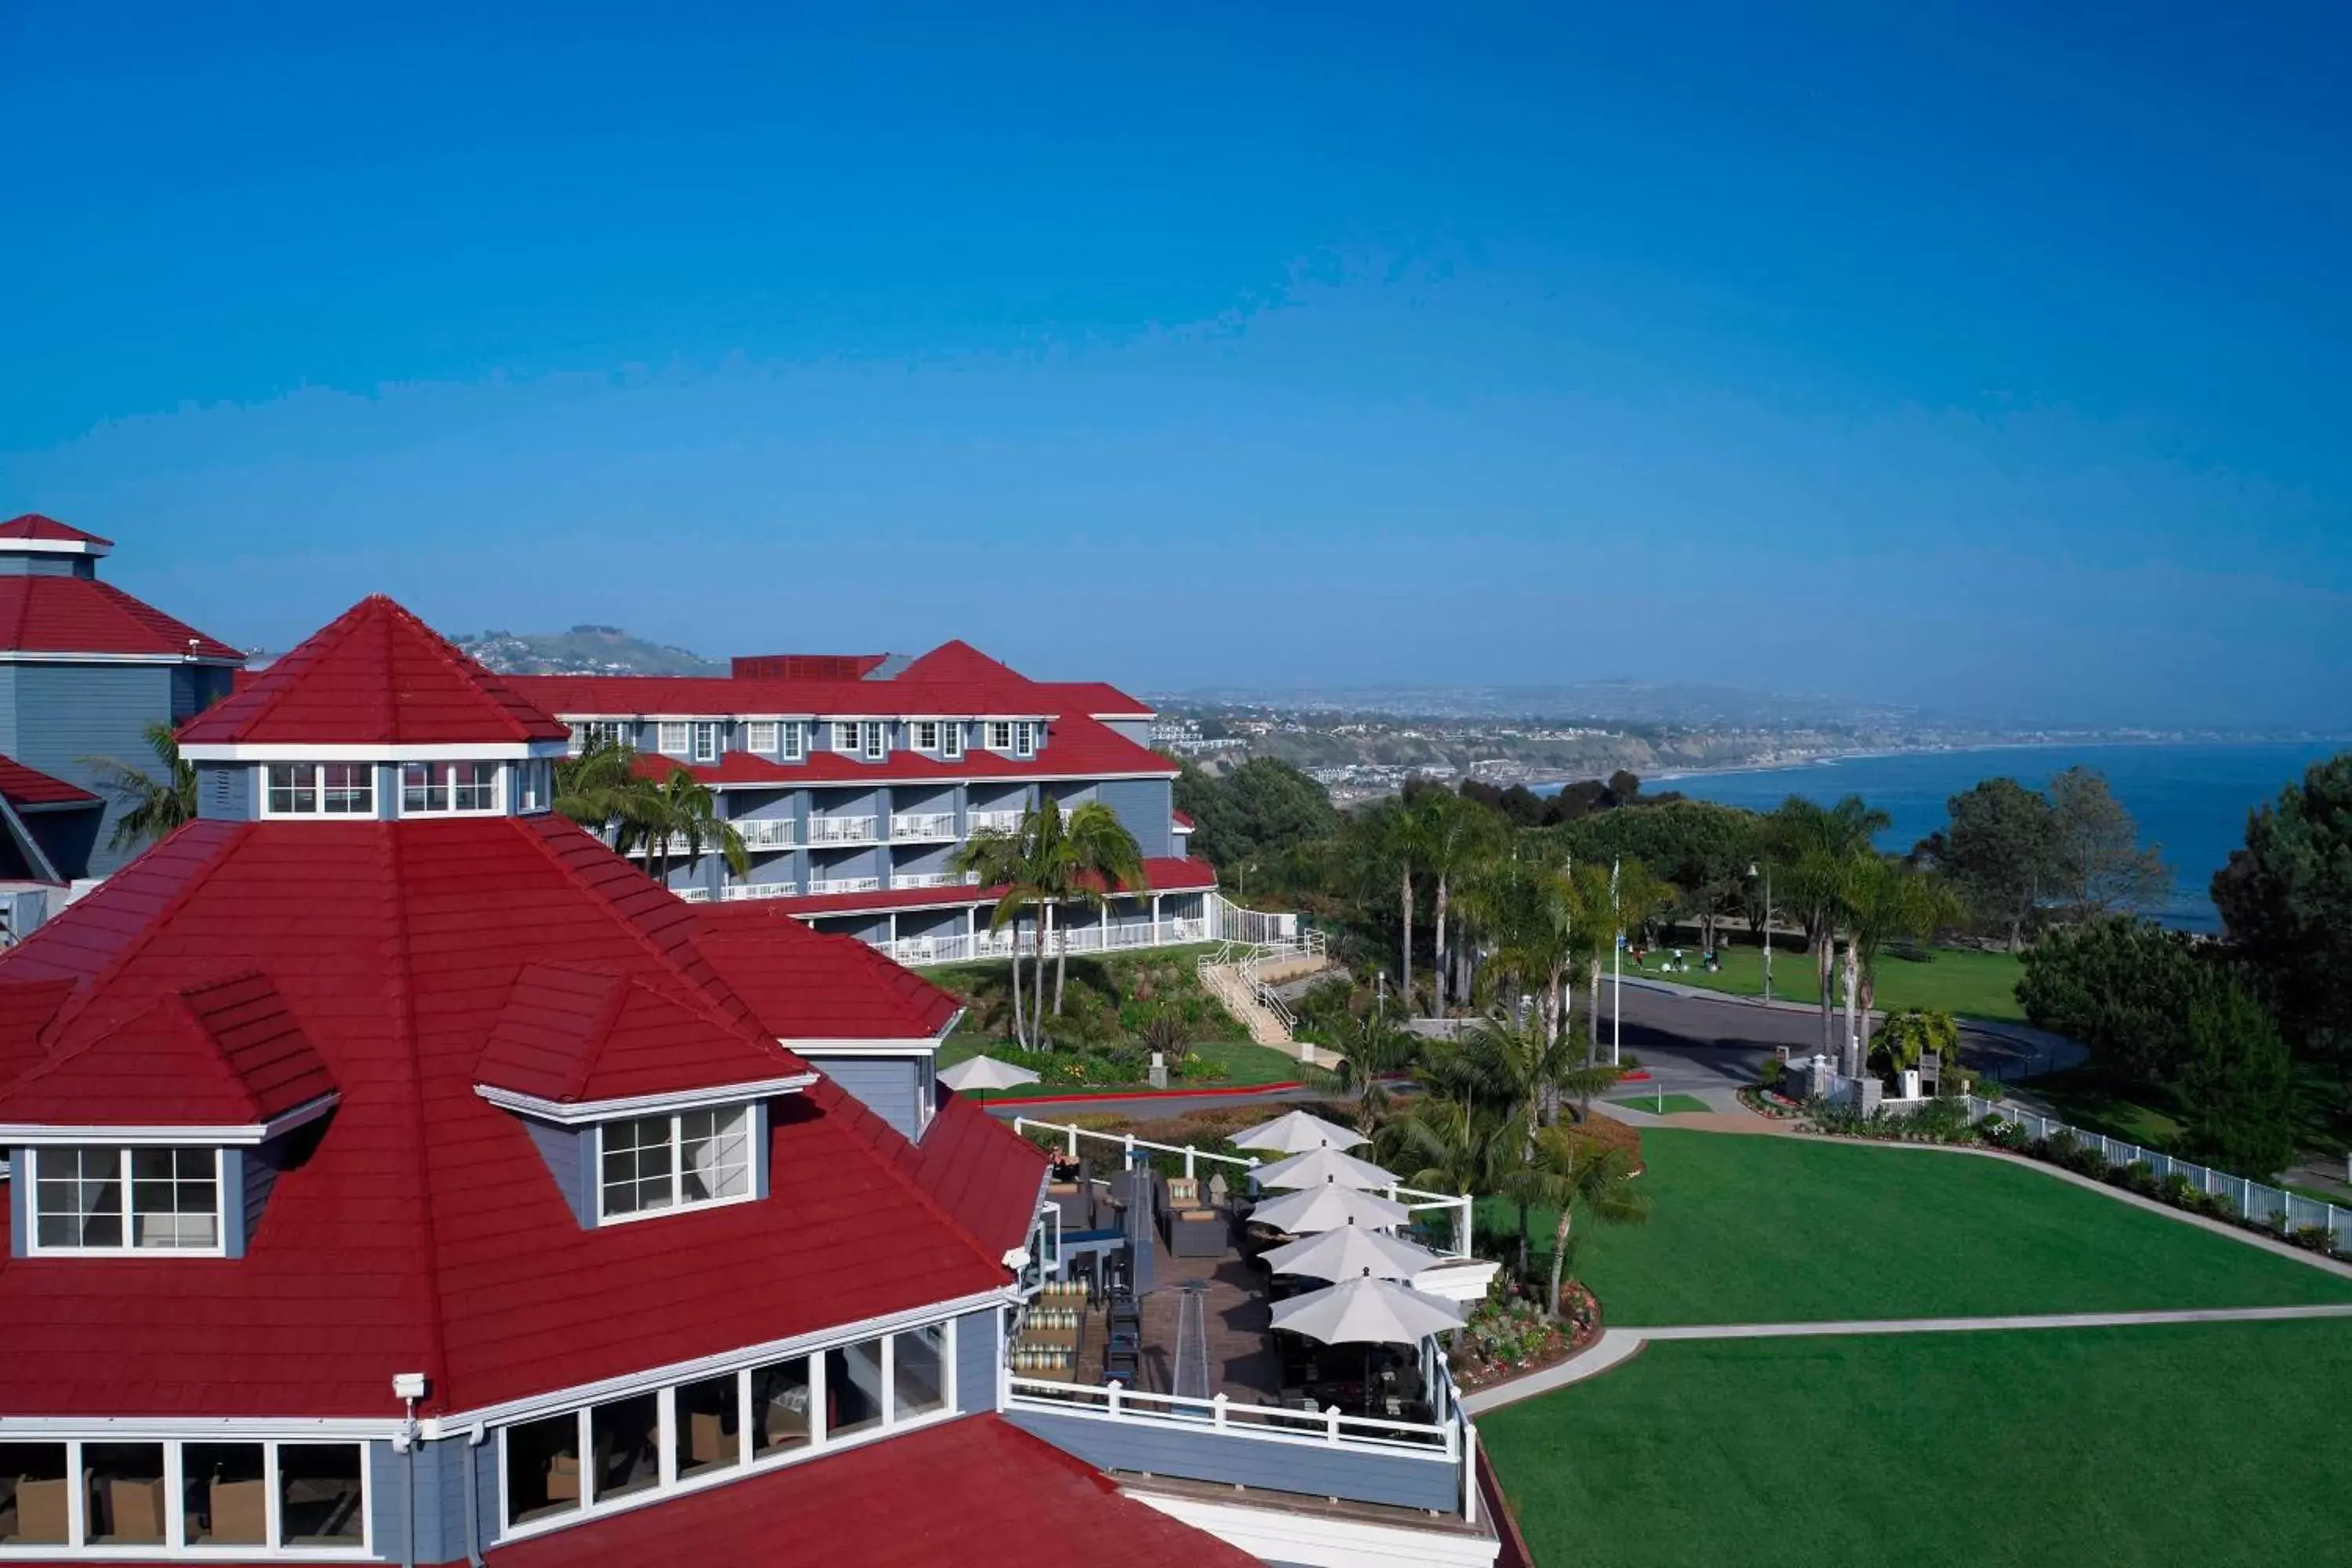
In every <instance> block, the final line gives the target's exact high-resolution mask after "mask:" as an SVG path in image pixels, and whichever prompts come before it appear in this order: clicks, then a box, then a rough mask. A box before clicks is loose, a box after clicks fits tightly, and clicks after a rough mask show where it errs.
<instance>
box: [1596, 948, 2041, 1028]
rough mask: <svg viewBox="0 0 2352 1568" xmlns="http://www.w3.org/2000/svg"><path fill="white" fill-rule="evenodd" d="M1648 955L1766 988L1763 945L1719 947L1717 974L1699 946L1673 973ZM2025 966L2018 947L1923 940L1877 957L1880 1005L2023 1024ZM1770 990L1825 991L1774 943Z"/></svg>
mask: <svg viewBox="0 0 2352 1568" xmlns="http://www.w3.org/2000/svg"><path fill="white" fill-rule="evenodd" d="M1649 956H1650V963H1649V969H1648V971H1647V973H1649V974H1650V975H1652V976H1653V977H1654V978H1656V979H1660V980H1672V981H1674V982H1675V983H1676V984H1682V985H1698V986H1704V987H1705V988H1706V989H1707V990H1710V991H1725V992H1728V993H1730V994H1732V995H1735V996H1760V995H1762V994H1764V955H1763V952H1762V950H1761V949H1759V948H1754V947H1743V946H1726V947H1725V948H1724V949H1723V952H1722V956H1723V971H1722V973H1718V974H1709V973H1706V971H1705V970H1704V969H1702V968H1701V967H1700V966H1699V955H1698V949H1697V948H1696V947H1686V948H1685V949H1683V956H1684V957H1685V959H1686V960H1687V961H1688V962H1689V963H1690V971H1689V973H1674V974H1668V973H1664V969H1663V968H1662V967H1661V966H1662V965H1663V963H1664V957H1663V956H1662V955H1661V954H1659V953H1656V952H1653V953H1651V954H1650V955H1649ZM2022 968H2023V966H2022V965H2021V964H2020V963H2019V962H2018V959H2017V955H2016V954H2015V953H2010V952H1977V951H1975V950H1974V949H1971V948H1958V947H1936V948H1925V949H1922V950H1921V951H1920V952H1919V954H1918V956H1917V957H1916V958H1903V957H1900V956H1897V955H1896V954H1895V953H1892V952H1888V953H1883V954H1881V955H1880V957H1879V960H1878V1005H1879V1006H1881V1007H1882V1008H1885V1009H1887V1010H1889V1011H1897V1010H1900V1009H1902V1008H1905V1007H1928V1008H1933V1009H1935V1010H1936V1011H1937V1012H1943V1013H1957V1014H1958V1015H1960V1016H1962V1017H1965V1018H1989V1019H1991V1020H1993V1021H1995V1022H2000V1023H2011V1024H2021V1023H2023V1022H2024V1021H2025V1011H2024V1009H2023V1008H2021V1007H2020V1006H2019V1005H2017V977H2018V975H2019V974H2020V973H2021V972H2022ZM1625 973H1627V974H1629V975H1632V974H1638V973H1643V972H1642V971H1639V970H1634V969H1628V970H1626V971H1625ZM1834 986H1835V982H1834V980H1833V981H1832V994H1836V992H1835V989H1834ZM1772 995H1773V997H1774V999H1775V1000H1777V1001H1786V1002H1812V1003H1818V1002H1819V1001H1820V1000H1821V999H1822V991H1821V987H1820V986H1819V985H1817V984H1814V974H1813V960H1812V958H1811V955H1810V954H1807V953H1803V952H1790V951H1788V950H1786V949H1781V948H1776V949H1774V950H1773V953H1772Z"/></svg>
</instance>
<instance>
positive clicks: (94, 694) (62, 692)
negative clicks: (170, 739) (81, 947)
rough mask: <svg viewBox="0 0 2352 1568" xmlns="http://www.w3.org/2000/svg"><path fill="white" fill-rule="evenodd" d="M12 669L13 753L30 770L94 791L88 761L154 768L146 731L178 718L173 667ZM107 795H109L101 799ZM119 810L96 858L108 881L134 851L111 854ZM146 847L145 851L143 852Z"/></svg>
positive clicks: (97, 872) (93, 871) (99, 873)
mask: <svg viewBox="0 0 2352 1568" xmlns="http://www.w3.org/2000/svg"><path fill="white" fill-rule="evenodd" d="M9 668H10V671H11V673H12V675H13V677H14V679H13V680H12V682H11V683H10V684H11V685H12V686H13V688H14V690H13V696H14V700H13V701H12V702H10V703H9V704H8V709H9V718H10V721H9V723H8V725H7V726H6V727H7V729H8V730H9V731H11V733H10V734H9V736H8V738H7V752H8V754H9V755H10V756H13V757H15V758H16V760H17V761H18V762H20V763H24V764H25V765H26V767H28V768H38V769H39V770H40V771H41V772H43V773H47V774H49V775H51V776H52V777H55V778H61V779H64V780H66V781H68V783H71V784H79V785H81V786H82V787H83V788H85V789H96V788H97V787H98V778H97V773H96V770H94V769H93V768H91V767H90V766H89V764H88V763H85V762H83V761H82V759H83V758H84V757H112V758H115V759H116V760H118V761H121V762H124V763H130V764H131V766H133V767H140V768H147V769H152V768H154V767H155V766H156V763H155V759H154V753H153V752H151V751H150V750H149V749H148V746H147V738H146V736H145V734H144V733H143V732H142V731H144V730H145V728H146V727H147V726H148V725H149V724H151V723H168V722H169V721H171V718H172V676H173V669H174V667H173V666H170V665H146V664H20V665H15V666H12V667H9ZM100 793H101V794H103V793H104V792H102V791H101V792H100ZM117 816H121V809H120V808H119V807H118V806H117V805H115V804H114V802H113V800H112V799H111V798H110V799H109V800H108V801H107V806H106V816H105V820H104V822H103V824H102V825H101V826H100V831H99V836H98V847H97V848H96V849H94V850H93V851H92V852H91V855H90V866H89V872H90V875H91V876H93V877H103V876H106V875H108V874H109V873H110V872H111V871H113V870H114V869H115V868H117V867H119V866H121V864H122V863H123V862H124V861H125V860H128V859H129V858H131V854H133V853H136V851H135V850H133V851H125V850H118V849H110V848H109V847H107V842H106V841H107V840H108V839H109V838H110V837H112V836H113V832H114V819H115V818H116V817H117ZM142 847H144V846H142Z"/></svg>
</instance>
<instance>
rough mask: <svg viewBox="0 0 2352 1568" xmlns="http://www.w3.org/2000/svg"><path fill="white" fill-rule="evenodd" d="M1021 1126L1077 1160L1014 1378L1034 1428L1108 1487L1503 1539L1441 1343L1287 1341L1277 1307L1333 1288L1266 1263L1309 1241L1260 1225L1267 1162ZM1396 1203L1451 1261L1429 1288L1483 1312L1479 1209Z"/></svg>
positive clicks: (1013, 1408) (1052, 1193)
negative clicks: (1470, 1251) (1240, 1496)
mask: <svg viewBox="0 0 2352 1568" xmlns="http://www.w3.org/2000/svg"><path fill="white" fill-rule="evenodd" d="M1014 1125H1015V1127H1016V1128H1017V1129H1019V1130H1021V1131H1043V1132H1048V1133H1050V1134H1052V1135H1053V1136H1054V1137H1055V1139H1056V1141H1057V1142H1059V1143H1060V1144H1061V1149H1060V1158H1058V1159H1057V1161H1056V1163H1055V1180H1054V1181H1053V1182H1052V1183H1051V1184H1050V1185H1049V1188H1048V1194H1047V1204H1046V1207H1045V1209H1044V1210H1043V1211H1042V1213H1041V1224H1040V1237H1039V1248H1038V1256H1039V1258H1040V1260H1041V1272H1042V1276H1043V1280H1044V1283H1043V1285H1042V1288H1041V1289H1040V1292H1039V1293H1038V1294H1037V1295H1036V1296H1035V1297H1034V1299H1033V1300H1032V1301H1031V1302H1030V1304H1029V1306H1028V1307H1027V1308H1026V1310H1024V1315H1023V1317H1022V1320H1021V1321H1020V1323H1019V1326H1018V1330H1017V1332H1016V1335H1015V1339H1014V1342H1013V1351H1012V1356H1011V1364H1010V1365H1009V1366H1008V1367H1007V1368H1006V1370H1005V1371H1004V1373H1003V1378H1004V1387H1003V1398H1002V1401H1001V1403H1002V1405H1003V1408H1004V1409H1005V1411H1006V1413H1007V1414H1008V1415H1010V1416H1011V1417H1012V1418H1013V1419H1014V1420H1015V1421H1016V1423H1018V1424H1020V1425H1023V1426H1027V1427H1029V1428H1030V1429H1031V1430H1032V1431H1034V1432H1036V1433H1037V1434H1038V1435H1039V1436H1046V1437H1048V1438H1049V1439H1050V1440H1051V1441H1054V1442H1055V1443H1057V1444H1059V1445H1060V1446H1062V1447H1066V1448H1069V1449H1070V1450H1071V1451H1073V1452H1076V1453H1078V1454H1080V1455H1081V1456H1082V1457H1084V1458H1087V1459H1088V1460H1089V1461H1090V1462H1092V1463H1094V1464H1097V1465H1098V1466H1101V1467H1103V1468H1107V1469H1114V1470H1126V1471H1136V1472H1145V1473H1149V1474H1150V1476H1152V1477H1154V1478H1167V1479H1177V1480H1189V1481H1200V1482H1211V1483H1216V1484H1219V1485H1222V1486H1224V1487H1227V1488H1244V1489H1265V1490H1266V1491H1268V1492H1273V1493H1283V1494H1299V1495H1303V1496H1307V1497H1312V1498H1315V1499H1318V1500H1334V1501H1335V1502H1337V1503H1339V1504H1346V1505H1360V1506H1363V1507H1367V1508H1370V1509H1371V1510H1375V1511H1378V1510H1414V1514H1415V1517H1416V1519H1418V1520H1420V1521H1423V1522H1424V1523H1425V1522H1426V1521H1427V1516H1429V1515H1432V1514H1436V1515H1441V1516H1448V1517H1450V1518H1452V1519H1453V1520H1454V1522H1455V1524H1456V1525H1457V1526H1458V1527H1461V1528H1467V1529H1473V1530H1478V1529H1483V1526H1482V1525H1481V1523H1480V1521H1479V1517H1478V1515H1479V1504H1478V1501H1477V1499H1476V1488H1475V1454H1476V1444H1477V1434H1476V1431H1475V1427H1474V1426H1472V1425H1471V1423H1470V1420H1469V1418H1468V1416H1467V1415H1465V1413H1464V1411H1463V1410H1462V1408H1461V1404H1460V1399H1459V1395H1458V1394H1457V1392H1456V1390H1455V1388H1454V1380H1453V1377H1452V1375H1451V1372H1450V1369H1449V1367H1448V1364H1447V1360H1446V1355H1445V1352H1444V1350H1443V1349H1441V1348H1440V1347H1439V1346H1438V1344H1437V1343H1436V1342H1435V1341H1434V1340H1433V1339H1423V1340H1422V1341H1420V1342H1418V1343H1413V1344H1397V1345H1383V1346H1366V1345H1362V1344H1338V1345H1325V1344H1318V1343H1316V1342H1313V1341H1311V1340H1308V1339H1306V1338H1304V1337H1302V1336H1299V1335H1296V1334H1291V1333H1288V1332H1286V1331H1280V1330H1276V1329H1275V1328H1274V1327H1273V1324H1272V1315H1273V1310H1274V1306H1275V1303H1276V1301H1278V1300H1284V1299H1286V1298H1287V1297H1289V1296H1292V1295H1295V1294H1298V1293H1301V1292H1304V1291H1307V1290H1312V1289H1319V1288H1320V1287H1321V1284H1322V1282H1321V1281H1319V1280H1315V1279H1298V1278H1296V1277H1293V1276H1290V1275H1281V1276H1276V1275H1274V1274H1272V1273H1271V1272H1270V1271H1269V1269H1268V1268H1267V1267H1266V1265H1265V1262H1264V1261H1262V1258H1263V1255H1264V1254H1265V1252H1266V1251H1268V1250H1270V1249H1271V1248H1272V1247H1275V1246H1276V1245H1279V1244H1281V1243H1282V1242H1285V1241H1287V1240H1291V1239H1294V1238H1292V1237H1285V1236H1281V1235H1279V1234H1277V1233H1276V1232H1274V1231H1273V1230H1272V1229H1271V1227H1267V1226H1253V1225H1252V1224H1251V1223H1250V1221H1249V1217H1248V1216H1249V1213H1250V1210H1251V1208H1252V1207H1253V1202H1252V1199H1251V1198H1250V1196H1249V1195H1248V1194H1249V1193H1250V1191H1251V1189H1252V1185H1253V1184H1252V1182H1251V1178H1250V1172H1251V1170H1252V1169H1253V1168H1255V1166H1256V1165H1257V1164H1258V1163H1259V1162H1258V1161H1256V1160H1254V1159H1247V1158H1241V1159H1236V1158H1234V1157H1232V1156H1229V1155H1221V1154H1217V1153H1213V1152H1207V1151H1202V1150H1199V1149H1192V1148H1178V1147H1175V1146H1172V1145H1167V1144H1158V1143H1151V1142H1147V1141H1143V1140H1139V1139H1134V1138H1131V1137H1124V1136H1118V1135H1113V1134H1107V1133H1101V1132H1096V1131H1089V1130H1086V1129H1081V1128H1076V1127H1065V1126H1056V1125H1054V1124H1052V1123H1045V1122H1038V1121H1029V1120H1027V1119H1025V1118H1024V1119H1022V1120H1020V1121H1016V1122H1015V1123H1014ZM1388 1194H1389V1195H1390V1196H1391V1198H1392V1200H1393V1201H1395V1202H1397V1203H1399V1204H1402V1205H1405V1206H1406V1208H1407V1209H1408V1211H1409V1212H1410V1213H1411V1214H1412V1225H1413V1228H1414V1229H1415V1231H1416V1232H1417V1233H1418V1234H1419V1237H1420V1239H1421V1241H1422V1242H1423V1245H1425V1246H1427V1247H1430V1248H1431V1249H1432V1250H1433V1251H1435V1252H1437V1253H1439V1254H1440V1261H1439V1262H1438V1263H1437V1264H1436V1265H1435V1266H1433V1267H1432V1268H1429V1269H1426V1270H1424V1271H1423V1273H1422V1274H1421V1275H1419V1276H1418V1277H1416V1278H1415V1279H1413V1281H1412V1285H1413V1288H1414V1289H1418V1290H1422V1291H1424V1292H1426V1293H1430V1294H1443V1295H1445V1296H1446V1297H1448V1298H1449V1299H1451V1300H1459V1301H1470V1300H1477V1299H1480V1298H1482V1297H1483V1296H1484V1295H1485V1293H1486V1284H1487V1282H1488V1281H1489V1279H1491V1278H1492V1276H1493V1266H1492V1265H1491V1264H1486V1263H1482V1262H1480V1261H1478V1260H1477V1259H1475V1258H1468V1257H1466V1256H1464V1254H1463V1250H1462V1249H1463V1246H1464V1244H1465V1242H1466V1239H1467V1236H1468V1230H1469V1205H1468V1200H1466V1199H1464V1198H1460V1197H1455V1196H1451V1195H1448V1194H1441V1193H1424V1192H1420V1191H1417V1190H1414V1189H1412V1188H1407V1187H1394V1188H1391V1189H1388Z"/></svg>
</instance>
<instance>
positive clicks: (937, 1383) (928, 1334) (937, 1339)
mask: <svg viewBox="0 0 2352 1568" xmlns="http://www.w3.org/2000/svg"><path fill="white" fill-rule="evenodd" d="M892 1338H893V1340H894V1343H893V1344H892V1346H891V1349H890V1356H891V1362H890V1419H892V1420H893V1421H904V1420H905V1419H907V1417H908V1416H909V1415H929V1414H930V1413H931V1412H932V1411H934V1410H944V1409H946V1408H947V1405H948V1393H947V1389H948V1385H947V1353H948V1326H947V1325H946V1324H945V1323H931V1324H928V1325H926V1326H925V1327H923V1328H919V1329H910V1330H908V1331H907V1332H905V1333H903V1334H897V1335H894V1336H892Z"/></svg>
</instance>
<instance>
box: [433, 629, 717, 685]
mask: <svg viewBox="0 0 2352 1568" xmlns="http://www.w3.org/2000/svg"><path fill="white" fill-rule="evenodd" d="M451 640H452V641H454V642H456V643H457V646H458V647H461V648H464V649H465V650H466V651H467V653H469V654H471V655H473V656H474V657H475V658H478V659H479V660H481V661H482V662H483V663H484V664H486V665H488V666H489V667H490V668H492V669H495V670H497V671H498V672H499V674H501V675H724V674H726V673H727V666H726V665H725V664H723V663H720V662H719V661H718V660H716V659H708V658H703V657H702V656H701V655H700V654H698V653H690V652H688V650H687V649H685V648H682V647H669V646H668V645H667V644H666V643H652V642H647V641H646V640H645V639H644V638H643V637H631V636H630V635H629V634H628V633H626V632H625V631H623V630H622V629H621V628H620V627H618V626H574V627H572V629H571V630H570V631H568V632H478V633H475V634H473V635H472V636H461V637H455V638H452V639H451Z"/></svg>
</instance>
